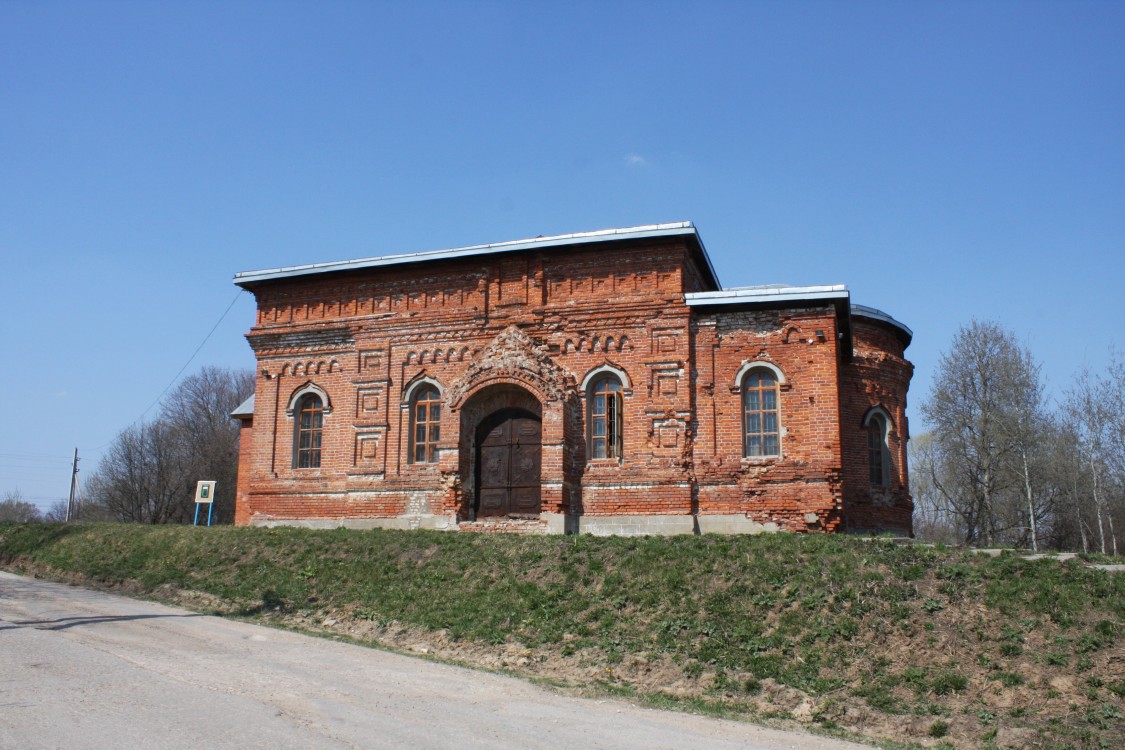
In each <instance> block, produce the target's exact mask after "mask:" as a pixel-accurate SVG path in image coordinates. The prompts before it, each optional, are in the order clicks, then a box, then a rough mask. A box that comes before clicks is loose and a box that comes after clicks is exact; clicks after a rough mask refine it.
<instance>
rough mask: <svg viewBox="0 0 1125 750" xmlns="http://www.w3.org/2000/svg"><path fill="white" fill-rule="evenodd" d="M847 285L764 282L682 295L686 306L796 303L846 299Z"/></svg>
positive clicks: (847, 294) (847, 293)
mask: <svg viewBox="0 0 1125 750" xmlns="http://www.w3.org/2000/svg"><path fill="white" fill-rule="evenodd" d="M848 296H849V292H848V288H847V287H846V286H844V285H843V284H832V285H829V286H788V285H785V284H765V285H762V286H740V287H734V288H732V289H720V290H719V291H717V292H689V293H688V294H685V295H684V297H685V299H686V302H687V305H688V307H704V306H709V305H743V304H747V303H752V302H799V301H803V300H824V299H848Z"/></svg>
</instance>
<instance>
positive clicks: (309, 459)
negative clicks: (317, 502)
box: [293, 393, 324, 469]
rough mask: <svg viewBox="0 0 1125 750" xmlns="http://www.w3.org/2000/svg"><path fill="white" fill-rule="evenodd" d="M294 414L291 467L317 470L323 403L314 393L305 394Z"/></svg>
mask: <svg viewBox="0 0 1125 750" xmlns="http://www.w3.org/2000/svg"><path fill="white" fill-rule="evenodd" d="M294 412H295V416H296V418H297V420H296V427H297V432H296V435H294V450H293V466H294V467H295V468H297V469H319V468H320V445H321V437H322V433H323V430H324V401H322V400H321V398H320V396H318V395H317V394H315V393H307V394H305V395H304V396H302V397H301V398H300V400H299V401H298V402H297V408H296V409H295V410H294Z"/></svg>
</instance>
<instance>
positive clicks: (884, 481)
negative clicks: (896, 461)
mask: <svg viewBox="0 0 1125 750" xmlns="http://www.w3.org/2000/svg"><path fill="white" fill-rule="evenodd" d="M890 464H891V461H890V451H888V450H887V418H886V417H884V416H883V415H882V414H881V413H879V412H877V411H876V412H872V413H871V414H870V415H869V416H868V417H867V472H868V476H869V477H870V480H871V484H872V486H874V487H889V486H890V483H891V471H890V468H891V467H890Z"/></svg>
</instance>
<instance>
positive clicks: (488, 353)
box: [446, 326, 575, 410]
mask: <svg viewBox="0 0 1125 750" xmlns="http://www.w3.org/2000/svg"><path fill="white" fill-rule="evenodd" d="M500 384H508V385H517V386H519V387H521V388H525V389H527V390H528V391H530V392H531V393H533V394H534V395H535V396H536V398H538V399H539V401H540V402H541V403H543V404H544V406H545V407H546V404H548V403H550V402H561V401H565V400H567V398H568V397H570V396H572V395H573V394H574V392H575V383H574V376H573V375H571V374H570V373H568V372H567V371H566V370H564V369H562V368H561V367H559V366H558V365H557V364H555V361H554V360H553V359H551V357H550V356H549V355H548V354H547V348H546V347H545V346H542V345H540V344H537V343H535V341H534V340H533V339H532V338H531V337H530V336H528V335H527V334H526V333H524V332H523V331H522V330H520V329H519V328H517V327H516V326H508V327H507V328H505V329H504V330H503V331H501V332H500V333H499V334H498V335H497V336H496V338H494V339H493V340H492V341H491V342H490V343H489V345H488V346H487V347H485V348H484V350H483V351H482V352H481V353H480V356H478V357H477V358H476V359H475V360H473V362H472V364H470V365H469V368H468V369H467V370H466V371H465V373H464V374H463V375H462V376H461V377H460V378H458V379H457V381H456V382H454V383H453V384H452V385H451V386H450V387H449V391H448V393H447V396H446V403H447V404H448V405H449V408H450V409H454V410H456V409H459V408H460V407H461V405H462V404H463V403H464V402H465V401H466V399H468V398H469V397H470V396H472V395H473V394H474V393H476V392H477V391H480V390H482V389H484V388H487V387H489V386H492V385H500Z"/></svg>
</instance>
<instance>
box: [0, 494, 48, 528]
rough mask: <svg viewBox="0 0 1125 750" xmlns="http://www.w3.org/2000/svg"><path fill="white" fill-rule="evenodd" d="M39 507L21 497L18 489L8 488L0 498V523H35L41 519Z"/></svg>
mask: <svg viewBox="0 0 1125 750" xmlns="http://www.w3.org/2000/svg"><path fill="white" fill-rule="evenodd" d="M42 520H43V517H42V515H41V514H40V513H39V509H38V508H37V507H35V506H34V505H33V504H31V503H29V502H27V501H26V500H24V499H23V495H22V494H21V493H20V491H19V490H9V491H8V492H5V493H4V499H3V500H0V523H35V522H36V521H42Z"/></svg>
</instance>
